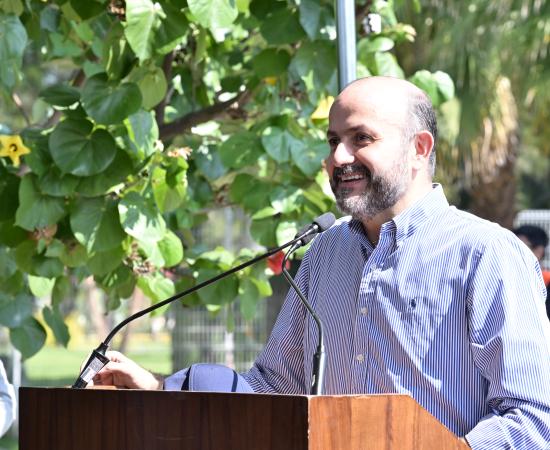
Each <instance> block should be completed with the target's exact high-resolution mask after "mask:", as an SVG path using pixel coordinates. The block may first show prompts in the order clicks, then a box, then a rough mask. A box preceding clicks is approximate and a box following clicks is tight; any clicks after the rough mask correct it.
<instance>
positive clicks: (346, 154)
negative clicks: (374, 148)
mask: <svg viewBox="0 0 550 450" xmlns="http://www.w3.org/2000/svg"><path fill="white" fill-rule="evenodd" d="M332 159H333V161H334V165H335V166H337V167H342V166H345V165H346V164H352V163H353V162H354V161H355V155H354V152H353V150H352V149H351V148H349V147H348V146H346V144H344V143H343V142H340V143H339V144H338V145H337V146H336V149H335V150H334V154H333V156H332Z"/></svg>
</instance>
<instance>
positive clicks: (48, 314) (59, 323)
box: [42, 306, 70, 347]
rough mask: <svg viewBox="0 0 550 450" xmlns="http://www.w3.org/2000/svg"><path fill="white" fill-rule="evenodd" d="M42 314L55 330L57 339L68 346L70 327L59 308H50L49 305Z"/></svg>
mask: <svg viewBox="0 0 550 450" xmlns="http://www.w3.org/2000/svg"><path fill="white" fill-rule="evenodd" d="M42 316H43V317H44V321H45V322H46V323H47V324H48V326H49V327H50V329H51V330H52V331H53V335H54V336H55V340H56V341H57V342H58V343H60V344H61V345H63V347H67V344H68V343H69V339H70V335H69V328H68V327H67V325H66V324H65V321H64V320H63V317H62V316H61V313H60V312H59V309H58V308H49V307H48V306H46V307H44V309H43V310H42Z"/></svg>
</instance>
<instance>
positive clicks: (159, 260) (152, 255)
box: [138, 240, 164, 267]
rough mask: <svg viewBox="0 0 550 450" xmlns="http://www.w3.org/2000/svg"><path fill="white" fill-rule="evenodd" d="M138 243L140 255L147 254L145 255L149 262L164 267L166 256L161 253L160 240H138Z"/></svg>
mask: <svg viewBox="0 0 550 450" xmlns="http://www.w3.org/2000/svg"><path fill="white" fill-rule="evenodd" d="M159 242H160V241H159ZM138 245H139V250H140V252H139V253H140V255H143V254H145V257H146V258H147V261H148V262H149V263H151V264H152V265H153V266H154V267H164V258H163V257H162V254H161V253H160V250H159V246H158V242H151V241H149V242H148V241H140V240H138Z"/></svg>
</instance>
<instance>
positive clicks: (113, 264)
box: [87, 247, 124, 276]
mask: <svg viewBox="0 0 550 450" xmlns="http://www.w3.org/2000/svg"><path fill="white" fill-rule="evenodd" d="M122 258H124V250H123V249H122V247H115V248H112V249H110V250H106V251H104V252H96V253H94V254H93V255H92V256H91V257H90V259H89V260H88V264H87V266H88V269H90V272H92V274H94V275H98V276H103V275H106V274H108V273H109V272H112V271H113V270H115V269H116V268H117V267H119V266H120V263H121V262H122Z"/></svg>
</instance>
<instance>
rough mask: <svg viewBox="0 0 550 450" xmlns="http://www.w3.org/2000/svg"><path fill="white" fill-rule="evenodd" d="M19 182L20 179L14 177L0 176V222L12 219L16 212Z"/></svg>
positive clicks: (8, 175) (9, 175)
mask: <svg viewBox="0 0 550 450" xmlns="http://www.w3.org/2000/svg"><path fill="white" fill-rule="evenodd" d="M19 182H20V178H19V177H17V176H15V175H11V174H8V173H5V174H0V205H2V207H1V208H0V221H3V220H8V219H11V218H13V216H14V214H15V212H16V211H17V207H18V206H19V202H18V201H17V196H18V192H19Z"/></svg>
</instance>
